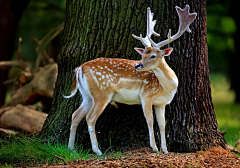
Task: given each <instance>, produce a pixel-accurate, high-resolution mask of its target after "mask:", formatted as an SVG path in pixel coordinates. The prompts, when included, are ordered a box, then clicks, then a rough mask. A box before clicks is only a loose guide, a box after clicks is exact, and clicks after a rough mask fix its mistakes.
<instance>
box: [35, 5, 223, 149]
mask: <svg viewBox="0 0 240 168" xmlns="http://www.w3.org/2000/svg"><path fill="white" fill-rule="evenodd" d="M186 4H189V5H190V10H191V11H190V12H197V13H198V16H197V19H196V20H195V21H194V22H193V23H192V26H191V29H192V34H188V33H184V35H183V36H182V37H181V38H180V40H177V41H176V42H174V43H173V44H172V45H173V48H174V51H173V53H172V56H171V59H169V60H168V63H169V65H170V67H172V68H173V70H174V71H175V72H176V74H177V76H178V77H179V88H178V91H177V94H176V96H175V98H174V100H173V101H172V103H171V104H170V105H168V106H167V109H166V119H167V130H166V137H167V146H168V150H169V151H177V152H190V151H197V150H200V149H207V148H210V147H213V146H219V145H220V146H224V141H223V138H222V136H221V134H220V132H219V130H218V125H217V121H216V116H215V113H214V110H213V104H212V99H211V88H210V80H209V68H208V55H207V41H206V2H205V1H201V0H196V1H194V2H192V1H190V0H186V1H183V0H182V1H181V2H180V3H179V1H177V0H173V1H171V2H169V1H158V2H156V1H154V2H149V1H144V0H141V1H140V2H139V3H137V4H136V3H135V1H117V0H114V1H112V0H111V1H108V0H106V1H93V0H92V1H73V0H69V1H67V9H66V19H65V27H64V39H63V46H62V49H61V52H60V54H59V57H58V78H57V82H56V86H55V92H54V100H53V104H52V108H51V110H50V113H49V115H48V117H47V119H46V122H45V123H44V126H43V129H42V131H41V132H40V136H42V137H44V138H45V137H47V138H49V137H51V136H52V137H53V139H54V140H58V141H61V142H67V141H68V138H69V129H70V124H71V115H72V113H73V112H74V111H75V110H76V109H77V108H78V107H79V105H80V103H81V96H80V94H78V95H77V96H75V97H73V98H71V99H64V98H63V97H62V93H63V94H65V95H68V94H69V93H70V89H71V86H72V81H73V74H74V71H73V70H74V69H75V67H77V66H79V65H80V64H82V63H83V62H85V61H88V60H91V59H94V58H98V57H118V58H128V59H136V60H140V56H138V53H136V52H135V51H134V49H133V48H134V47H142V45H141V42H139V41H137V40H135V39H133V38H132V36H131V34H132V33H135V34H140V33H143V34H145V32H146V11H147V7H151V9H152V12H154V13H155V15H154V19H156V20H157V24H156V26H155V30H156V32H160V33H161V35H162V36H161V38H154V41H160V40H164V39H166V38H167V33H168V29H170V28H171V29H172V32H173V33H175V32H177V29H178V16H177V12H176V10H175V6H176V5H178V6H180V7H181V8H184V7H185V5H186ZM118 106H119V108H118V109H115V107H113V106H111V105H109V106H107V107H106V109H105V111H104V112H103V114H102V115H101V116H100V117H99V119H98V121H97V124H96V132H97V138H98V142H99V144H100V146H101V149H103V151H104V150H106V149H108V148H109V147H112V148H113V149H115V150H120V149H121V150H122V149H129V148H138V147H142V146H150V145H149V137H148V129H147V123H146V120H145V118H144V115H143V112H142V108H141V106H139V105H134V106H128V105H123V104H118ZM154 129H155V138H156V141H157V143H158V146H160V134H159V129H158V128H157V124H156V120H155V125H154ZM76 140H77V144H78V145H79V144H82V145H83V146H84V148H85V149H89V148H91V146H90V138H89V135H88V131H87V125H86V121H85V120H83V121H81V123H80V124H79V126H78V130H77V139H76Z"/></svg>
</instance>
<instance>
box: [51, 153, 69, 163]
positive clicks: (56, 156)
mask: <svg viewBox="0 0 240 168" xmlns="http://www.w3.org/2000/svg"><path fill="white" fill-rule="evenodd" d="M54 158H58V159H60V160H62V161H63V162H64V165H67V162H66V161H65V160H64V159H63V158H61V157H60V156H58V155H54V156H53V157H52V159H51V161H50V164H51V163H52V162H53V159H54Z"/></svg>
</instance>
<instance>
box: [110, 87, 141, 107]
mask: <svg viewBox="0 0 240 168" xmlns="http://www.w3.org/2000/svg"><path fill="white" fill-rule="evenodd" d="M112 100H113V101H115V102H119V103H124V104H141V101H140V98H139V90H128V89H120V90H118V91H117V92H116V93H115V94H114V95H113V98H112Z"/></svg>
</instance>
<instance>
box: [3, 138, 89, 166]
mask: <svg viewBox="0 0 240 168" xmlns="http://www.w3.org/2000/svg"><path fill="white" fill-rule="evenodd" d="M76 151H77V152H73V151H71V150H69V149H68V148H67V146H66V145H62V144H60V143H55V144H50V143H48V142H44V141H42V140H40V139H37V138H35V137H31V138H29V137H25V136H20V137H14V136H12V137H11V138H5V139H0V166H7V167H8V166H10V165H15V166H16V165H21V166H23V165H28V166H38V165H40V164H55V163H61V162H64V161H65V162H69V161H73V160H76V159H80V158H85V159H88V158H89V156H88V151H83V150H82V148H81V147H80V148H78V149H76ZM55 155H56V156H57V157H56V156H55ZM59 158H61V159H59ZM1 164H2V165H1Z"/></svg>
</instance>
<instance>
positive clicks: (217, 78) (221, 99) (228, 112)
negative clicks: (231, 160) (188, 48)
mask: <svg viewBox="0 0 240 168" xmlns="http://www.w3.org/2000/svg"><path fill="white" fill-rule="evenodd" d="M211 88H212V98H213V104H214V109H215V113H216V116H217V121H218V126H219V129H220V130H225V131H227V133H226V134H225V135H224V137H225V139H226V141H227V143H228V144H230V145H232V146H234V145H235V143H236V141H237V140H238V139H239V138H240V133H239V131H240V105H239V104H234V99H235V93H234V91H232V90H230V82H229V80H228V79H227V78H226V76H224V75H222V74H211Z"/></svg>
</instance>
